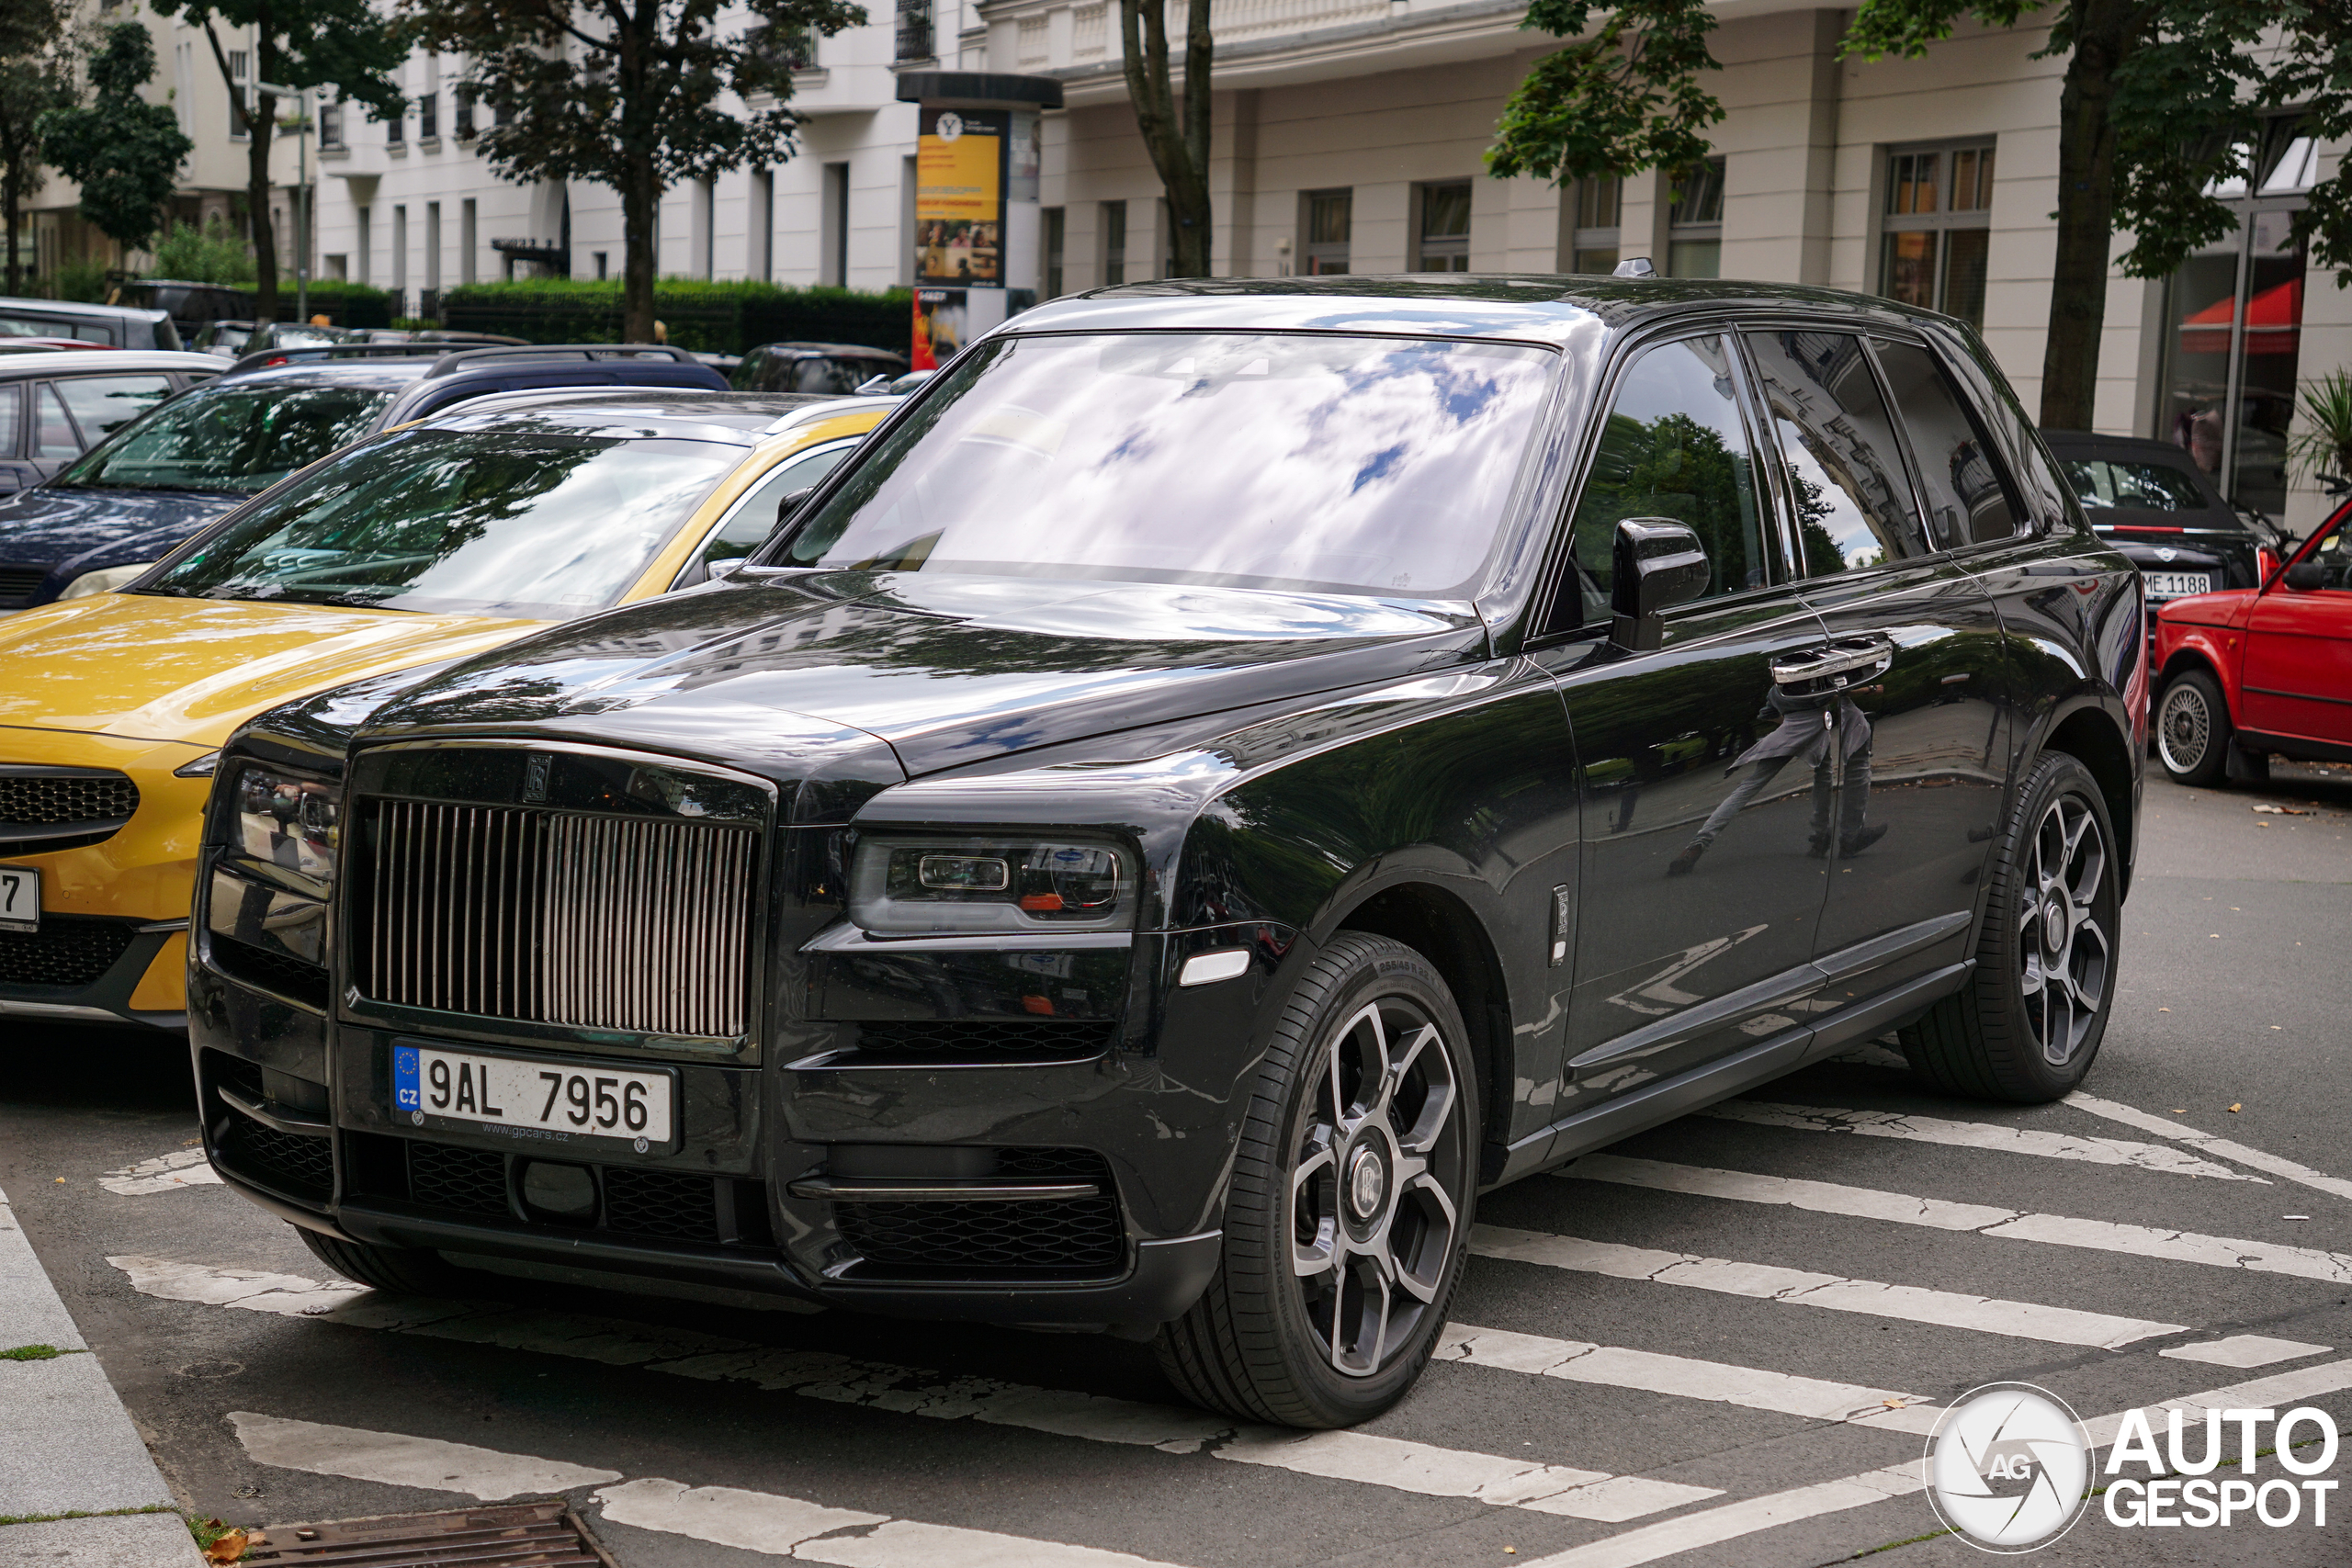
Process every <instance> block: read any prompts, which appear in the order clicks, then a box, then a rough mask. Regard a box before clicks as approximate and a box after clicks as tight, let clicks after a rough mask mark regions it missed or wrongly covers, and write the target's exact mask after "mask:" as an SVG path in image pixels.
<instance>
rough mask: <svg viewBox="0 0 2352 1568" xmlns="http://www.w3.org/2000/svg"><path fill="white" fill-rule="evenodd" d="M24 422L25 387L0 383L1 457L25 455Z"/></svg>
mask: <svg viewBox="0 0 2352 1568" xmlns="http://www.w3.org/2000/svg"><path fill="white" fill-rule="evenodd" d="M24 423H25V389H23V388H22V387H17V386H9V385H7V384H6V383H0V458H13V457H23V456H24V455H25V448H24V439H25V432H24Z"/></svg>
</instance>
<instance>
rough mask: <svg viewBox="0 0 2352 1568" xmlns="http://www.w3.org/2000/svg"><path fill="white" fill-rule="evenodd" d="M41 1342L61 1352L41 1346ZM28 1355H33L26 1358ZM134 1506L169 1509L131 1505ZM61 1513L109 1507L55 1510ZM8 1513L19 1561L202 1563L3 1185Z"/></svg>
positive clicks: (75, 1567)
mask: <svg viewBox="0 0 2352 1568" xmlns="http://www.w3.org/2000/svg"><path fill="white" fill-rule="evenodd" d="M41 1347H46V1348H48V1349H51V1350H54V1351H56V1352H58V1353H57V1354H56V1355H53V1356H51V1355H45V1354H43V1353H42V1351H41V1350H40V1348H41ZM28 1348H30V1349H29V1350H28ZM12 1352H13V1354H12ZM27 1354H29V1355H30V1356H31V1357H33V1358H34V1359H18V1357H21V1356H25V1355H27ZM136 1509H163V1510H166V1511H164V1512H151V1513H140V1512H126V1511H125V1510H136ZM63 1514H89V1515H98V1516H105V1517H93V1518H60V1517H58V1516H59V1515H63ZM0 1520H17V1521H22V1522H18V1523H6V1524H0V1561H5V1562H8V1563H10V1564H12V1565H14V1564H39V1565H40V1568H194V1565H196V1564H200V1563H201V1562H203V1557H202V1555H201V1554H200V1553H198V1551H197V1550H196V1542H195V1541H194V1540H192V1539H190V1537H189V1535H188V1532H187V1524H186V1523H185V1522H184V1521H183V1520H182V1519H181V1517H180V1516H179V1514H178V1512H177V1509H176V1505H175V1503H174V1501H173V1498H172V1494H171V1490H170V1489H169V1488H168V1487H166V1486H165V1485H164V1478H163V1475H162V1474H161V1473H160V1472H158V1471H157V1470H156V1469H155V1461H153V1460H152V1459H150V1458H149V1457H148V1456H147V1447H146V1445H145V1444H144V1443H142V1442H141V1441H140V1438H139V1432H138V1429H137V1428H136V1427H132V1426H131V1424H130V1415H129V1413H128V1412H126V1411H125V1410H124V1409H123V1407H122V1401H121V1400H119V1399H118V1398H116V1397H115V1392H114V1389H113V1387H112V1385H110V1384H109V1383H108V1382H107V1375H106V1371H105V1370H104V1369H103V1368H101V1367H100V1366H99V1365H98V1359H97V1358H96V1356H94V1355H92V1354H91V1353H90V1348H89V1346H88V1345H87V1344H85V1343H84V1341H83V1338H82V1336H81V1333H80V1331H79V1330H77V1329H76V1328H75V1327H74V1319H73V1317H72V1316H71V1315H70V1314H68V1313H67V1312H66V1310H65V1303H63V1302H62V1301H60V1300H59V1299H58V1296H57V1292H56V1290H55V1289H54V1288H53V1287H51V1284H50V1282H49V1276H48V1275H47V1274H45V1273H43V1272H42V1271H41V1267H40V1259H39V1258H36V1257H34V1256H33V1249H32V1245H31V1244H30V1243H29V1242H28V1241H27V1240H26V1239H25V1233H24V1230H23V1228H22V1227H21V1226H19V1225H18V1224H17V1216H16V1213H15V1211H13V1210H12V1209H10V1208H9V1206H8V1196H7V1194H6V1193H5V1192H0Z"/></svg>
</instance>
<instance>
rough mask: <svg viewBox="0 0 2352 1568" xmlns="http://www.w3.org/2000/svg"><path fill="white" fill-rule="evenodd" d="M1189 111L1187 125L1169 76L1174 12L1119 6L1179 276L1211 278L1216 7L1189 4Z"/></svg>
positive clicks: (1124, 2)
mask: <svg viewBox="0 0 2352 1568" xmlns="http://www.w3.org/2000/svg"><path fill="white" fill-rule="evenodd" d="M1184 23H1185V25H1184V106H1183V112H1182V118H1181V119H1180V118H1179V116H1178V113H1177V107H1176V99H1175V92H1174V89H1173V87H1172V85H1170V79H1169V72H1168V13H1167V10H1166V7H1165V5H1164V3H1163V0H1119V28H1120V36H1121V38H1122V39H1123V40H1124V41H1125V50H1126V77H1127V97H1128V99H1129V100H1130V101H1131V102H1133V103H1134V105H1135V110H1136V130H1137V131H1138V132H1139V133H1140V134H1141V135H1142V137H1143V144H1144V150H1145V151H1146V152H1149V153H1150V154H1151V166H1152V167H1153V168H1154V169H1155V170H1157V171H1158V172H1159V185H1160V188H1161V189H1162V190H1163V191H1165V192H1166V193H1167V197H1168V220H1169V222H1170V224H1172V225H1173V226H1174V231H1173V232H1172V233H1171V234H1170V236H1169V239H1170V245H1169V250H1168V265H1169V270H1170V274H1171V275H1172V276H1177V277H1206V276H1208V275H1209V239H1210V219H1211V211H1210V203H1209V117H1210V102H1211V100H1210V96H1209V73H1210V67H1211V62H1212V61H1213V59H1214V56H1215V53H1216V39H1215V38H1214V36H1213V35H1212V34H1211V32H1210V30H1209V0H1188V3H1187V5H1186V6H1185V13H1184Z"/></svg>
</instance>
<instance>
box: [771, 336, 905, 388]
mask: <svg viewBox="0 0 2352 1568" xmlns="http://www.w3.org/2000/svg"><path fill="white" fill-rule="evenodd" d="M906 368H907V356H906V355H903V354H893V353H891V352H890V351H889V350H888V349H887V348H864V347H861V346H859V345H858V344H854V343H763V344H760V346H759V347H757V348H754V349H752V350H751V351H750V352H749V353H747V354H745V355H743V358H742V362H741V364H739V365H737V366H736V367H735V369H734V372H733V374H732V376H731V377H730V378H729V379H730V380H731V382H732V383H733V385H734V387H735V389H736V390H737V391H741V392H854V391H856V390H857V389H858V388H860V387H862V386H864V385H865V383H866V382H868V381H871V380H872V379H874V378H875V377H876V376H900V375H903V374H905V372H906Z"/></svg>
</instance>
